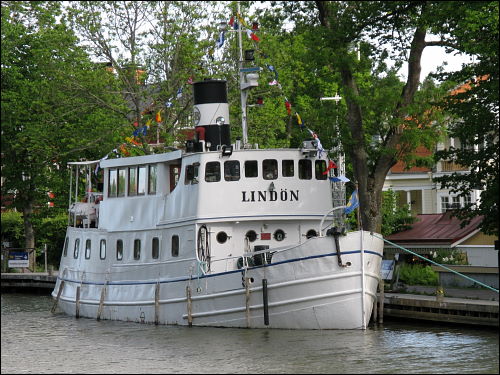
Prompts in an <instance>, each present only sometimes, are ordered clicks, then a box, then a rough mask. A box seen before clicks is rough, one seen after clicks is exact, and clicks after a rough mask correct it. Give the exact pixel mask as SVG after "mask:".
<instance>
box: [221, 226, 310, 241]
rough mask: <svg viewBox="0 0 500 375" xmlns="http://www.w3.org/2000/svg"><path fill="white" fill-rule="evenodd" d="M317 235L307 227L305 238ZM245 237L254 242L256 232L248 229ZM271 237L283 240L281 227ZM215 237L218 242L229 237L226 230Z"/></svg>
mask: <svg viewBox="0 0 500 375" xmlns="http://www.w3.org/2000/svg"><path fill="white" fill-rule="evenodd" d="M317 236H318V232H316V231H315V230H314V229H309V230H308V231H307V233H306V238H307V239H309V238H312V237H317ZM245 237H246V238H248V241H250V242H254V241H255V240H256V239H257V232H255V231H254V230H249V231H248V232H247V233H246V234H245ZM273 237H274V239H275V240H276V241H283V240H284V239H285V237H286V233H285V231H283V230H282V229H277V230H276V231H275V232H274V234H273ZM216 238H217V242H218V243H220V244H223V243H225V242H226V241H227V240H228V239H229V236H228V235H227V233H226V232H224V231H221V232H219V233H217V236H216Z"/></svg>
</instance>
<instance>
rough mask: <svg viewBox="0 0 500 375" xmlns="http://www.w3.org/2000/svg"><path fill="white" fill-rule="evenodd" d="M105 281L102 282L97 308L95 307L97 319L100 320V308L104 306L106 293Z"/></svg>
mask: <svg viewBox="0 0 500 375" xmlns="http://www.w3.org/2000/svg"><path fill="white" fill-rule="evenodd" d="M106 286H107V282H106V283H104V285H103V287H102V289H101V299H100V301H99V309H97V321H99V320H101V314H102V308H103V307H104V296H105V295H106Z"/></svg>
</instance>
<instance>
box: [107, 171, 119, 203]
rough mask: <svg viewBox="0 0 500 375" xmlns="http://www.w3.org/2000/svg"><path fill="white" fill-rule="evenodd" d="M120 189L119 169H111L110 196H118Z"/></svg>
mask: <svg viewBox="0 0 500 375" xmlns="http://www.w3.org/2000/svg"><path fill="white" fill-rule="evenodd" d="M117 189H118V171H117V170H116V169H110V170H109V184H108V197H116V192H117Z"/></svg>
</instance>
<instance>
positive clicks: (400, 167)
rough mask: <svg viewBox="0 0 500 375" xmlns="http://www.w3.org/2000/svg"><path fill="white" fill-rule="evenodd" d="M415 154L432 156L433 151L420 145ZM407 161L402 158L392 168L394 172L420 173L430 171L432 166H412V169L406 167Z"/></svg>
mask: <svg viewBox="0 0 500 375" xmlns="http://www.w3.org/2000/svg"><path fill="white" fill-rule="evenodd" d="M414 154H415V155H418V156H424V157H425V156H430V155H432V152H431V151H430V150H428V149H427V148H425V147H424V146H418V147H417V149H416V150H415V152H414ZM405 166H406V165H405V163H404V162H403V161H402V160H399V161H398V162H397V163H396V164H395V165H394V166H393V167H392V168H391V172H392V173H419V172H429V171H430V168H427V167H412V168H410V169H405Z"/></svg>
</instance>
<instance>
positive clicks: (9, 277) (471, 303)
mask: <svg viewBox="0 0 500 375" xmlns="http://www.w3.org/2000/svg"><path fill="white" fill-rule="evenodd" d="M1 276H2V283H1V285H2V292H4V291H14V292H19V291H23V292H38V293H47V294H50V293H51V292H52V290H53V289H54V287H55V284H56V280H57V271H56V272H54V274H53V275H49V274H47V273H2V275H1ZM498 307H499V302H498V301H491V300H490V301H488V300H484V299H470V298H450V297H442V298H437V297H436V296H426V295H417V294H403V293H387V292H386V293H384V310H383V311H384V315H383V317H384V319H388V318H391V317H392V318H403V319H412V320H427V321H434V322H446V323H455V324H467V325H481V326H491V327H498V326H499V324H498Z"/></svg>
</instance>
